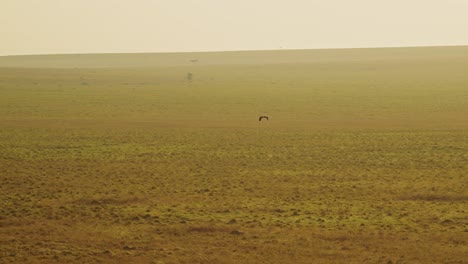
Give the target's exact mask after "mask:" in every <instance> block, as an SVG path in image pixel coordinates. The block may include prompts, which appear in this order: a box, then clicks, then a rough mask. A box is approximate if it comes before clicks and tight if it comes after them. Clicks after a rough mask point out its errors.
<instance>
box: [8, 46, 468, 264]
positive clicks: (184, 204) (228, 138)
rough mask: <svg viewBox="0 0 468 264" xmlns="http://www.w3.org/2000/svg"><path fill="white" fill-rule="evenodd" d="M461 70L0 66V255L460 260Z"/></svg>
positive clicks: (451, 50)
mask: <svg viewBox="0 0 468 264" xmlns="http://www.w3.org/2000/svg"><path fill="white" fill-rule="evenodd" d="M193 58H197V59H199V62H197V63H192V62H190V61H189V60H190V59H193ZM467 66H468V47H440V48H403V49H363V50H360V49H355V50H316V51H265V52H229V53H197V54H127V55H125V54H122V55H120V54H113V55H54V56H24V57H23V56H19V57H0V67H3V68H0V128H1V130H0V179H1V182H2V185H1V186H0V203H1V204H0V210H1V211H0V238H1V239H0V241H2V242H0V249H1V250H0V251H1V252H3V253H2V254H3V255H0V261H5V262H10V261H17V262H50V261H52V260H54V259H55V260H58V261H60V262H63V261H72V262H73V261H75V262H79V263H81V262H83V261H105V262H107V261H109V262H115V261H117V260H130V261H132V262H138V261H140V262H142V263H148V261H154V262H157V261H163V262H165V263H181V262H203V263H210V262H212V263H219V262H226V263H230V262H232V263H235V262H252V263H258V262H260V261H262V260H263V261H266V262H268V263H271V262H275V261H276V262H281V263H284V262H304V263H310V262H311V261H315V262H323V263H328V262H332V263H335V262H343V263H350V262H356V263H362V262H374V263H382V262H384V263H385V262H388V261H392V262H394V263H395V262H400V263H407V262H410V263H414V262H421V263H428V262H454V263H457V262H459V263H462V262H463V261H464V252H466V249H467V235H466V234H467V233H466V232H467V226H466V225H467V222H466V219H467V217H468V216H467V213H466V212H467V200H468V194H467V191H466V189H467V186H466V183H467V176H466V173H467V171H468V167H467V164H468V155H467V153H468V133H467V132H466V129H467V126H468V103H466V102H468V101H467V100H468V88H467V87H468V75H467V74H466V68H467ZM188 72H192V73H193V76H194V78H193V80H192V81H191V82H189V81H187V80H185V77H186V75H187V73H188ZM260 114H268V115H269V116H270V117H271V120H270V122H262V123H259V122H258V121H257V119H256V118H257V117H258V115H260Z"/></svg>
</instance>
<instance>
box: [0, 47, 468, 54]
mask: <svg viewBox="0 0 468 264" xmlns="http://www.w3.org/2000/svg"><path fill="white" fill-rule="evenodd" d="M467 46H468V44H455V45H420V46H377V47H375V46H374V47H367V46H366V47H349V48H278V49H240V50H205V51H137V52H72V53H28V54H10V55H0V57H19V56H63V55H98V54H102V55H116V54H180V53H182V54H183V53H223V52H226V53H229V52H259V51H260V52H261V51H305V50H356V49H404V48H450V47H467Z"/></svg>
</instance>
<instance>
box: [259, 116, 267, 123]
mask: <svg viewBox="0 0 468 264" xmlns="http://www.w3.org/2000/svg"><path fill="white" fill-rule="evenodd" d="M263 118H265V119H266V120H267V121H268V116H260V117H259V118H258V122H260V121H262V119H263Z"/></svg>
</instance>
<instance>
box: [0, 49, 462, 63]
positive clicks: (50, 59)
mask: <svg viewBox="0 0 468 264" xmlns="http://www.w3.org/2000/svg"><path fill="white" fill-rule="evenodd" d="M428 57H431V58H438V57H443V58H457V57H464V58H468V46H440V47H397V48H350V49H311V50H264V51H223V52H174V53H102V54H57V55H14V56H0V67H8V68H133V67H177V66H195V65H204V66H209V65H229V64H231V65H233V64H239V65H252V64H287V63H293V64H295V63H321V62H333V61H340V62H346V61H380V60H406V59H425V58H428Z"/></svg>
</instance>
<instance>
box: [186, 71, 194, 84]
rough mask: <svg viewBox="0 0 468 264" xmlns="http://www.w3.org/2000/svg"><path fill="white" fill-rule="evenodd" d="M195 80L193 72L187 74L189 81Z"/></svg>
mask: <svg viewBox="0 0 468 264" xmlns="http://www.w3.org/2000/svg"><path fill="white" fill-rule="evenodd" d="M192 79H193V74H192V73H191V72H189V73H187V81H189V82H191V81H192Z"/></svg>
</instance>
